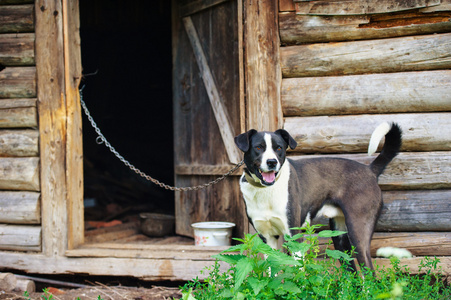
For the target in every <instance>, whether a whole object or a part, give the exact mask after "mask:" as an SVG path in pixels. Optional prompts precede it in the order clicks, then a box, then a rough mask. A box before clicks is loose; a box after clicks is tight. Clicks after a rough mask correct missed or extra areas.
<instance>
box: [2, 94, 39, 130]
mask: <svg viewBox="0 0 451 300" xmlns="http://www.w3.org/2000/svg"><path fill="white" fill-rule="evenodd" d="M37 126H38V117H37V111H36V99H4V100H0V128H23V127H37Z"/></svg>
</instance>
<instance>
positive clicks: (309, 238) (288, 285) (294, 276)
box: [182, 225, 451, 300]
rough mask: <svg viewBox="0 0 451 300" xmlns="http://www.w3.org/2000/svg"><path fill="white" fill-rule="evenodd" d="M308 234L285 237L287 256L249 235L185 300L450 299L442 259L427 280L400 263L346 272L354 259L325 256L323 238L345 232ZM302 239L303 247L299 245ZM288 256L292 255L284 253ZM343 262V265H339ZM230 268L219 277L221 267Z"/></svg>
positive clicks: (428, 267)
mask: <svg viewBox="0 0 451 300" xmlns="http://www.w3.org/2000/svg"><path fill="white" fill-rule="evenodd" d="M320 226H321V225H314V226H309V225H307V226H306V227H305V228H295V230H302V231H300V233H298V234H296V235H294V236H293V237H290V236H285V243H284V249H285V251H280V250H274V249H272V248H271V247H269V246H268V245H266V244H265V243H263V241H262V240H261V239H260V238H259V237H258V235H256V234H254V235H250V234H247V235H246V236H245V237H244V239H236V240H237V241H239V242H241V243H240V244H238V245H236V246H232V247H230V248H229V249H227V250H225V251H223V252H221V253H220V254H219V255H215V256H214V258H216V261H215V263H214V265H213V266H212V267H210V268H209V269H207V270H206V271H207V272H209V275H208V277H207V278H206V279H205V280H204V281H201V280H199V279H198V278H196V279H194V280H193V281H191V282H189V283H187V284H186V285H185V286H183V287H182V292H183V298H182V299H184V300H204V299H234V300H235V299H236V300H241V299H243V300H244V299H256V300H258V299H277V300H278V299H288V300H290V299H352V300H358V299H412V300H413V299H415V300H417V299H449V298H450V297H451V291H450V289H449V287H446V286H445V284H444V283H443V282H442V281H441V280H440V277H439V275H440V270H439V268H438V267H437V265H438V263H439V260H438V259H437V258H433V259H431V258H425V259H424V260H423V261H422V263H421V265H420V269H421V270H422V271H423V272H422V273H423V274H422V275H414V276H411V275H409V270H408V269H407V268H406V267H402V266H400V261H399V260H397V259H392V260H391V268H381V267H379V266H377V265H376V274H378V275H377V277H376V275H375V273H374V272H373V271H371V270H368V269H366V268H361V270H360V271H358V272H349V271H347V270H346V266H347V262H349V261H351V260H352V259H353V258H352V253H343V252H340V251H337V250H330V249H326V251H325V253H321V252H320V247H319V245H318V236H319V237H332V236H335V235H340V234H343V233H344V232H339V231H330V230H324V231H320V232H319V233H318V235H316V234H315V230H316V229H318V227H320ZM300 238H303V240H304V241H303V242H299V241H298V240H299V239H300ZM285 252H287V253H288V254H287V253H285ZM338 261H341V262H342V264H341V265H340V264H339V263H337V262H338ZM224 262H225V263H227V264H229V265H230V268H229V269H228V270H227V271H225V272H221V271H220V264H221V263H224Z"/></svg>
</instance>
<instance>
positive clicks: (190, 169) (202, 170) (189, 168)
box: [175, 165, 243, 176]
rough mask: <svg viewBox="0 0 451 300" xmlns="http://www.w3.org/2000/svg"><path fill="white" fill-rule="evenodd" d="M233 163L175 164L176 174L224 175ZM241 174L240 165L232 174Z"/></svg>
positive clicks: (241, 168)
mask: <svg viewBox="0 0 451 300" xmlns="http://www.w3.org/2000/svg"><path fill="white" fill-rule="evenodd" d="M233 167H234V166H233V165H178V166H175V173H176V174H177V175H224V174H225V173H227V172H228V171H230V170H231V169H232V168H233ZM241 174H243V167H240V168H239V169H238V170H237V171H235V172H234V173H232V175H239V176H241Z"/></svg>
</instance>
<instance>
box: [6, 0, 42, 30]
mask: <svg viewBox="0 0 451 300" xmlns="http://www.w3.org/2000/svg"><path fill="white" fill-rule="evenodd" d="M0 20H1V24H2V26H0V33H6V32H12V33H18V32H33V31H34V15H33V4H27V5H5V6H3V5H2V6H0Z"/></svg>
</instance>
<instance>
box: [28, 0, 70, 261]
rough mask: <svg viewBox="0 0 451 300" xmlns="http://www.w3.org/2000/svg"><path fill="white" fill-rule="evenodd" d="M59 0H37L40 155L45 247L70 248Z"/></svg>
mask: <svg viewBox="0 0 451 300" xmlns="http://www.w3.org/2000/svg"><path fill="white" fill-rule="evenodd" d="M61 6H62V4H61V1H60V0H51V1H36V3H35V12H36V70H37V78H38V86H37V91H38V95H37V97H38V103H39V106H38V108H39V109H38V111H39V132H40V155H41V174H40V175H41V183H42V186H41V201H42V251H43V253H44V254H45V255H48V256H53V257H56V256H62V255H64V251H66V248H67V225H68V214H67V182H66V174H67V173H66V172H67V169H66V159H67V157H66V147H67V145H66V139H67V127H66V121H67V111H66V97H65V73H64V55H63V53H64V44H63V25H62V19H63V12H62V7H61Z"/></svg>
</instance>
